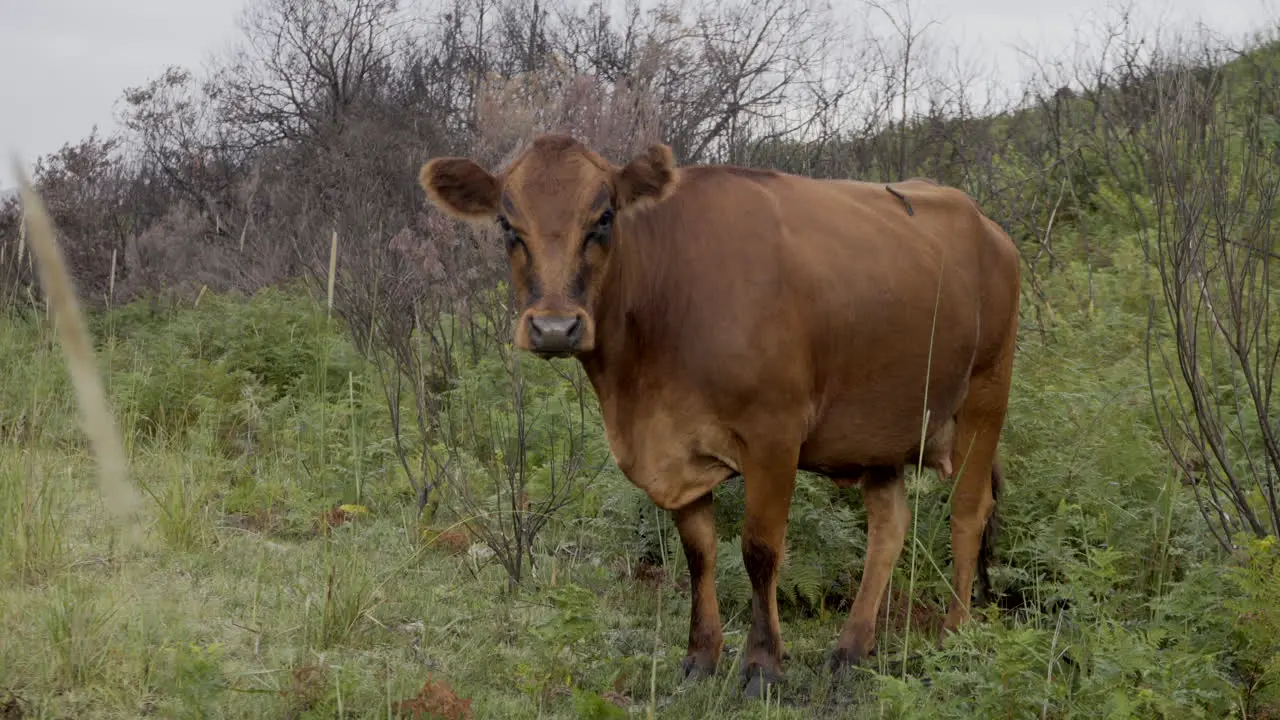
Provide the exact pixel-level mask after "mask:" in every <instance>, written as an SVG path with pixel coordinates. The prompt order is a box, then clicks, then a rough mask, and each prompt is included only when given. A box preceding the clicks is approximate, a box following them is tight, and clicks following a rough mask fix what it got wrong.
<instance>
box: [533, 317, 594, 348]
mask: <svg viewBox="0 0 1280 720" xmlns="http://www.w3.org/2000/svg"><path fill="white" fill-rule="evenodd" d="M584 329H585V326H584V324H583V322H582V319H581V318H579V317H577V316H570V317H553V316H547V315H539V316H535V317H531V318H529V343H530V344H531V345H532V346H533V350H535V351H537V352H542V353H555V354H559V353H568V352H573V351H574V350H576V349H577V348H578V345H579V344H580V343H581V342H582V336H583V332H584Z"/></svg>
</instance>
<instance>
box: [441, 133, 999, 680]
mask: <svg viewBox="0 0 1280 720" xmlns="http://www.w3.org/2000/svg"><path fill="white" fill-rule="evenodd" d="M420 180H421V183H422V186H423V188H424V189H425V190H426V193H427V195H428V196H429V197H430V199H431V200H432V201H433V202H434V203H435V204H436V205H438V206H439V207H440V208H442V209H443V210H445V211H446V212H448V213H450V214H452V215H453V216H455V217H460V218H465V219H470V220H479V221H484V220H487V221H495V220H496V222H497V223H498V224H499V226H500V227H501V228H502V230H503V231H504V233H505V236H506V245H507V251H508V254H509V259H510V263H511V272H512V281H513V285H514V288H515V291H516V296H517V299H518V301H519V303H520V305H521V307H522V308H523V310H522V312H521V314H520V317H519V320H518V321H517V323H516V327H515V343H516V345H517V346H518V347H520V348H522V349H524V350H528V351H531V352H533V353H536V354H538V355H541V356H543V357H565V356H576V357H577V358H578V360H579V361H580V362H581V363H582V365H583V367H584V368H585V370H586V372H587V374H588V376H589V377H590V379H591V383H592V385H593V386H594V388H595V391H596V394H597V396H598V397H599V400H600V404H601V410H602V412H603V417H604V424H605V428H606V430H607V433H608V439H609V447H610V449H611V450H612V452H613V455H614V457H615V459H616V460H617V463H618V465H619V467H620V468H621V469H622V471H623V472H624V473H625V474H626V475H627V477H628V478H629V479H630V480H631V481H632V482H633V483H635V484H636V485H637V486H639V487H640V488H643V489H644V491H645V492H646V493H648V495H649V497H650V498H651V499H652V500H653V502H655V503H656V504H657V505H659V506H660V507H662V508H665V509H667V510H669V511H671V512H672V514H673V517H674V520H675V523H676V526H677V527H678V528H679V531H680V538H681V541H682V544H683V546H684V552H685V555H686V557H687V558H688V561H689V573H690V575H691V581H692V587H693V593H692V594H693V605H692V612H691V617H690V624H689V649H688V654H687V656H686V657H685V659H684V661H683V663H682V668H683V671H684V673H685V675H686V677H688V676H700V675H705V674H710V673H714V672H715V669H716V667H717V664H718V661H719V658H720V650H721V644H722V639H723V635H722V631H721V623H720V613H719V609H718V606H717V598H716V586H715V559H716V534H715V526H714V519H713V513H712V495H711V491H712V489H713V488H715V487H716V486H717V485H719V484H720V483H722V482H724V481H725V480H726V479H728V478H730V477H733V476H734V475H738V474H741V475H742V476H743V478H744V482H745V483H746V523H745V527H744V530H743V535H742V553H743V560H744V564H745V566H746V569H747V573H748V575H749V576H750V579H751V587H752V595H751V607H752V612H751V629H750V632H749V633H748V636H747V645H746V648H745V652H744V658H745V662H744V664H743V682H745V683H746V684H747V687H746V694H747V695H752V696H755V695H758V694H759V693H760V692H761V691H762V689H763V686H764V685H765V684H767V683H772V682H777V681H779V680H781V679H782V667H781V660H782V654H783V652H782V640H781V634H780V628H779V623H778V606H777V599H776V587H777V576H778V567H779V565H780V563H781V562H782V557H783V550H784V541H785V538H786V528H787V515H788V511H789V508H790V506H791V497H792V491H793V489H794V487H795V478H796V470H797V468H800V469H804V470H808V471H812V472H816V473H821V474H823V475H826V476H827V477H830V478H832V479H833V480H835V481H836V482H838V483H841V484H847V483H852V482H857V481H861V482H862V488H863V490H862V491H863V497H864V498H865V504H866V508H867V524H868V532H867V557H866V563H865V569H864V570H863V573H862V580H861V584H860V585H859V587H858V593H857V597H856V599H855V600H854V603H853V608H852V610H851V611H850V613H849V618H848V620H847V621H846V622H845V625H844V630H843V632H842V633H841V634H840V638H839V640H838V641H837V643H836V647H835V650H834V651H833V652H832V654H831V656H830V662H829V667H830V668H831V669H832V670H833V671H838V670H841V669H843V668H844V667H845V666H847V665H850V664H853V663H857V662H860V661H862V660H863V659H864V658H866V657H867V655H868V654H869V653H870V652H871V651H872V650H873V649H874V647H875V640H876V624H875V619H876V615H877V613H878V611H879V608H880V603H881V599H882V598H883V596H884V592H885V588H886V586H887V584H888V581H889V578H890V575H891V574H892V572H893V568H894V566H895V564H896V563H897V561H898V557H899V555H900V553H901V552H902V547H903V544H904V542H905V537H906V532H907V529H908V526H909V524H910V521H911V512H910V510H909V508H908V505H907V493H906V489H905V482H904V478H903V471H904V466H906V465H908V464H913V463H916V462H917V460H918V459H919V458H920V456H923V459H924V463H925V464H926V466H928V467H931V468H933V469H935V470H937V471H938V472H939V473H941V474H943V475H947V476H949V475H951V474H952V473H951V470H952V467H953V465H954V467H955V468H957V469H959V470H960V477H959V479H958V480H957V481H956V482H957V485H956V487H955V490H954V493H953V496H952V516H951V543H952V553H953V555H954V574H953V578H952V581H953V582H952V586H953V588H954V590H955V592H956V594H955V596H953V597H952V599H951V603H950V609H949V611H948V613H947V617H946V622H945V629H946V630H952V629H954V628H956V627H957V626H958V625H959V624H960V623H961V622H962V621H963V620H965V619H966V618H967V617H968V613H969V605H970V598H971V593H972V588H973V582H974V576H975V572H976V571H977V570H978V569H979V565H980V555H985V552H984V550H983V547H984V540H985V537H984V536H985V534H986V530H987V527H988V522H987V521H988V517H989V515H990V514H991V512H992V510H993V509H994V507H995V491H996V489H997V488H998V485H999V478H1000V470H999V466H998V465H997V463H996V445H997V442H998V440H999V438H1000V431H1001V427H1002V425H1003V423H1004V418H1005V411H1006V408H1007V406H1008V396H1009V385H1010V377H1011V374H1012V370H1013V356H1014V337H1015V334H1016V330H1017V322H1018V297H1019V283H1020V270H1019V265H1018V252H1017V250H1016V248H1015V247H1014V244H1013V242H1012V240H1010V238H1009V236H1008V235H1006V234H1005V233H1004V232H1003V231H1002V230H1001V229H1000V228H999V226H997V225H996V224H995V223H994V222H992V221H991V220H990V219H988V218H987V217H986V216H984V215H983V214H982V212H981V211H980V210H979V209H978V207H977V206H976V204H975V203H974V202H973V201H972V200H971V199H970V198H969V197H968V196H967V195H965V194H964V193H962V192H960V191H958V190H954V189H950V188H945V187H941V186H938V185H936V184H934V183H932V182H929V181H922V180H909V181H906V182H902V183H898V184H896V185H894V186H890V187H886V186H883V185H873V184H869V183H863V182H855V181H849V180H814V179H810V178H805V177H799V176H795V175H787V174H784V173H779V172H769V171H763V170H748V169H743V168H738V167H728V166H689V167H676V165H675V163H674V160H673V158H672V154H671V150H670V149H669V148H668V147H667V146H665V145H655V146H653V147H651V148H649V149H648V150H647V151H646V152H644V153H642V154H640V155H639V156H637V157H635V158H634V159H632V160H631V161H630V162H629V163H627V165H625V166H624V167H615V166H613V165H611V164H610V163H609V162H607V161H606V160H604V159H603V158H601V157H600V156H599V155H598V154H596V153H594V152H592V151H591V150H589V149H588V148H586V147H585V146H583V145H582V144H581V143H579V142H577V141H576V140H574V139H572V138H569V137H565V136H561V135H544V136H542V137H539V138H538V139H536V140H535V141H534V142H533V143H532V146H531V147H529V148H528V149H527V150H526V151H525V152H524V153H523V154H522V155H521V156H520V157H519V158H518V159H516V160H515V162H514V163H512V164H511V166H510V167H509V168H508V169H507V170H506V171H504V172H503V173H501V174H500V175H496V176H495V175H491V174H490V173H489V172H487V171H486V170H484V169H483V168H481V167H480V166H479V165H477V164H476V163H474V162H473V161H471V160H468V159H465V158H437V159H434V160H432V161H430V162H428V163H427V164H426V165H425V166H424V167H423V168H422V172H421V176H420ZM931 338H932V340H931ZM926 367H928V368H929V369H930V371H929V372H928V373H926V372H925V369H926ZM926 375H927V379H926ZM926 388H927V391H928V401H927V408H928V414H927V416H926V414H925V407H926V401H925V392H926ZM926 417H927V422H922V421H923V420H925V418H926ZM922 425H923V426H924V427H923V428H922ZM922 430H923V433H922ZM922 434H923V436H924V442H923V446H924V447H923V448H922V447H921V445H922V441H921V440H922ZM953 448H954V452H953ZM982 566H983V568H982V569H983V574H984V576H985V559H983V561H982Z"/></svg>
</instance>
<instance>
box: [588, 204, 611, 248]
mask: <svg viewBox="0 0 1280 720" xmlns="http://www.w3.org/2000/svg"><path fill="white" fill-rule="evenodd" d="M612 230H613V211H612V210H605V211H604V212H603V213H600V217H599V219H597V220H596V224H595V225H592V226H591V229H590V230H588V231H587V235H586V237H585V238H584V239H583V241H582V245H583V247H584V248H585V247H586V246H587V245H590V244H591V243H593V242H594V243H601V244H603V243H605V242H607V241H608V240H609V233H610V232H611V231H612Z"/></svg>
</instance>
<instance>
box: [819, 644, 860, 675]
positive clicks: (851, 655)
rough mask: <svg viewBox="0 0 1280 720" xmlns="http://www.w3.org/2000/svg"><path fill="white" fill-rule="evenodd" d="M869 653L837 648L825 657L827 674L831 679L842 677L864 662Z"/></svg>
mask: <svg viewBox="0 0 1280 720" xmlns="http://www.w3.org/2000/svg"><path fill="white" fill-rule="evenodd" d="M868 656H869V653H865V652H858V651H856V650H853V649H852V648H842V647H837V648H836V649H834V650H832V651H831V654H830V655H828V656H827V672H829V673H831V677H832V678H837V679H838V678H842V677H844V676H845V675H846V674H847V673H848V671H849V670H850V669H851V668H855V667H858V666H859V665H861V664H862V663H864V662H866V659H867V657H868Z"/></svg>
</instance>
